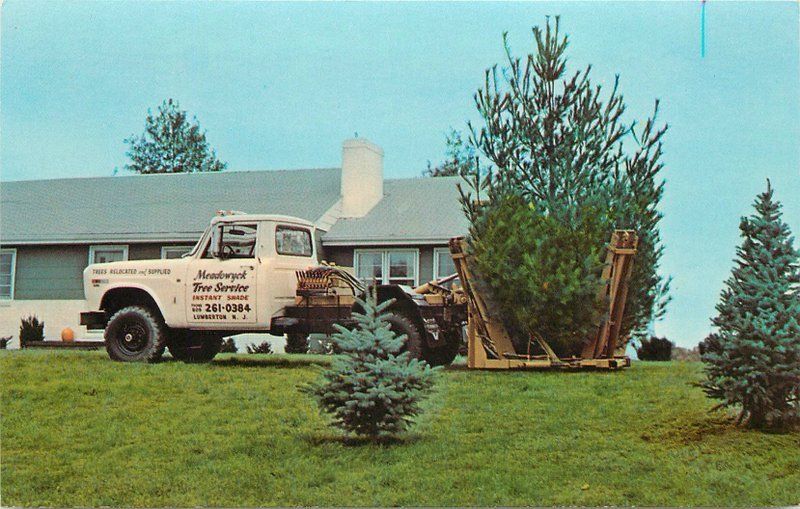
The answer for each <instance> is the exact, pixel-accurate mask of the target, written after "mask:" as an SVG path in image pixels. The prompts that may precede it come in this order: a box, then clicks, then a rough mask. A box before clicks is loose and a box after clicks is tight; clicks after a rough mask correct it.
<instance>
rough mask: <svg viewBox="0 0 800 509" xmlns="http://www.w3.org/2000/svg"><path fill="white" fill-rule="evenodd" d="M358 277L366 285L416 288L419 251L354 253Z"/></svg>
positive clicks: (365, 251) (399, 250) (398, 250)
mask: <svg viewBox="0 0 800 509" xmlns="http://www.w3.org/2000/svg"><path fill="white" fill-rule="evenodd" d="M354 262H355V263H354V264H355V269H356V275H357V277H358V278H359V279H360V280H361V281H362V282H364V283H365V284H370V283H372V282H373V281H377V282H378V283H379V284H384V285H386V284H397V285H408V286H416V285H417V284H419V283H418V281H419V280H418V277H417V266H418V264H419V251H417V250H416V249H382V250H378V249H369V250H366V249H365V250H361V249H357V250H356V251H355V253H354Z"/></svg>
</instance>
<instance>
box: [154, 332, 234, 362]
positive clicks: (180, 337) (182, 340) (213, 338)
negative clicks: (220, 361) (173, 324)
mask: <svg viewBox="0 0 800 509" xmlns="http://www.w3.org/2000/svg"><path fill="white" fill-rule="evenodd" d="M222 339H223V337H222V335H221V334H203V333H198V332H192V331H175V332H174V333H173V334H170V336H169V337H168V338H167V348H169V353H170V354H171V355H172V357H173V358H174V359H176V360H179V361H183V362H186V363H191V364H196V363H204V362H211V361H212V360H213V359H214V357H216V356H217V354H218V353H219V351H220V349H222Z"/></svg>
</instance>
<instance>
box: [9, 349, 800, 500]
mask: <svg viewBox="0 0 800 509" xmlns="http://www.w3.org/2000/svg"><path fill="white" fill-rule="evenodd" d="M326 360H327V359H326V358H325V357H305V356H277V355H275V356H245V355H238V356H231V355H223V356H220V358H218V359H217V360H216V361H215V362H214V363H212V364H210V365H185V364H181V363H177V362H163V363H160V364H156V365H142V364H118V363H113V362H111V361H109V360H108V359H107V358H106V357H105V355H104V354H103V353H101V352H48V351H22V352H20V351H14V352H2V355H0V369H1V370H2V392H1V395H2V400H1V402H2V430H1V431H0V439H2V458H1V460H2V470H1V471H0V474H1V476H2V477H1V478H0V481H1V483H2V484H1V485H0V490H1V491H0V495H1V496H2V500H0V503H2V505H3V506H10V505H13V506H31V505H33V506H76V505H78V506H121V505H125V506H154V507H164V506H200V505H202V506H209V505H210V506H263V505H523V504H524V505H554V504H557V505H682V506H684V505H716V506H719V505H725V506H740V505H748V506H750V505H790V504H798V503H800V433H788V434H768V433H763V432H756V431H750V430H744V429H738V428H736V427H735V426H734V425H733V424H732V422H731V420H730V417H729V416H727V415H725V414H719V413H716V414H711V413H709V412H708V410H709V408H710V407H711V406H712V404H711V403H710V402H709V401H707V400H706V399H705V397H704V396H703V394H702V392H701V391H700V390H699V389H697V388H694V387H691V386H690V385H689V384H690V383H691V382H692V381H696V380H698V379H699V377H700V366H699V365H698V364H693V363H635V364H634V366H633V367H632V368H631V369H629V370H626V371H623V372H617V373H602V372H593V373H589V372H580V373H564V372H502V373H497V372H481V371H467V370H465V369H458V368H451V369H449V370H446V371H444V372H443V373H442V374H441V376H440V379H439V383H438V388H437V391H436V393H435V394H434V395H433V396H432V397H431V398H430V399H429V400H428V401H427V402H426V412H425V413H424V414H423V416H422V417H421V418H420V420H419V422H418V423H417V424H416V425H415V427H414V428H413V429H412V430H411V432H410V433H409V434H408V435H407V436H406V437H405V438H404V439H403V440H401V441H400V442H399V443H395V444H391V445H371V444H363V443H362V444H357V443H356V444H353V443H352V442H349V441H346V440H343V439H342V437H341V435H339V434H338V433H337V432H335V431H333V430H332V429H331V428H329V427H328V426H327V425H326V421H325V419H324V418H323V417H322V416H320V415H319V414H318V412H317V411H316V409H315V407H314V406H313V404H312V402H311V401H310V400H309V399H308V397H307V396H305V395H303V394H300V393H298V391H297V389H296V387H297V386H298V384H301V383H303V382H306V381H309V380H311V379H313V378H314V377H315V376H316V372H317V369H318V368H317V367H316V366H315V364H322V363H324V362H326Z"/></svg>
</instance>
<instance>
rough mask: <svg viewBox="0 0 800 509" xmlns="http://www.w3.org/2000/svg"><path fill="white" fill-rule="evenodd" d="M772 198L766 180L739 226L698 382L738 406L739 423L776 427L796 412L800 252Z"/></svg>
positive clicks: (799, 409) (723, 402) (799, 404)
mask: <svg viewBox="0 0 800 509" xmlns="http://www.w3.org/2000/svg"><path fill="white" fill-rule="evenodd" d="M772 197H773V191H772V187H771V186H770V185H769V181H768V182H767V190H766V192H764V193H761V194H760V195H758V197H757V199H756V201H755V204H754V206H755V209H756V212H755V214H753V215H751V216H750V217H743V218H742V220H741V223H740V225H739V229H740V230H741V236H742V237H743V239H744V240H743V241H742V244H741V246H740V247H739V248H738V249H737V256H736V260H735V265H734V268H733V270H732V272H731V277H730V278H728V280H727V281H726V282H725V288H724V289H723V290H722V295H721V298H720V302H719V303H718V304H717V312H718V314H717V316H716V317H715V318H714V319H713V320H712V323H713V325H714V327H715V331H714V332H713V333H712V334H710V335H709V336H708V337H707V338H706V339H705V340H704V342H703V349H702V350H703V356H702V359H703V362H704V363H705V372H706V377H707V380H706V381H704V382H703V383H702V384H701V386H702V387H703V390H704V391H705V393H706V394H707V395H708V396H709V397H711V398H714V399H716V400H719V401H720V404H719V405H718V406H717V408H719V407H737V408H741V412H740V414H739V422H740V423H741V422H744V421H746V422H747V424H748V425H750V426H752V427H778V428H779V427H783V426H784V425H787V424H789V423H790V422H792V421H795V420H797V419H798V416H800V263H798V262H799V261H800V260H799V258H800V255H798V251H797V250H796V249H795V248H794V246H793V242H794V239H793V238H792V236H791V232H790V230H789V226H788V225H787V224H786V223H784V222H783V221H782V220H781V215H782V214H781V205H780V203H779V202H777V201H773V199H772Z"/></svg>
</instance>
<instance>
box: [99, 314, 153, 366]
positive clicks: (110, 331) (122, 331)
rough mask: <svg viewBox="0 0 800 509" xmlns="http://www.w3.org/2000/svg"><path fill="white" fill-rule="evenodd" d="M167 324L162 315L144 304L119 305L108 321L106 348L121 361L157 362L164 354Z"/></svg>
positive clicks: (115, 358)
mask: <svg viewBox="0 0 800 509" xmlns="http://www.w3.org/2000/svg"><path fill="white" fill-rule="evenodd" d="M166 337H167V327H166V325H164V322H163V321H162V320H161V317H160V316H159V315H158V314H157V313H155V312H153V311H152V310H150V309H148V308H146V307H144V306H128V307H124V308H122V309H120V310H119V311H117V312H116V313H114V315H113V316H111V319H110V320H109V321H108V325H107V326H106V331H105V340H106V351H107V352H108V356H109V357H111V359H112V360H115V361H119V362H157V361H158V360H159V359H161V356H162V355H163V354H164V347H165V345H166Z"/></svg>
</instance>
